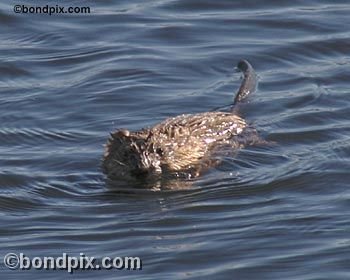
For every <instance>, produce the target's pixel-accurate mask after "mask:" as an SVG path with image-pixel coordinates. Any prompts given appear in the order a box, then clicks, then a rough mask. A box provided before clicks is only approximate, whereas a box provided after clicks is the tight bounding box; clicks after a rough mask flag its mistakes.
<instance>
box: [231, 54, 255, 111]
mask: <svg viewBox="0 0 350 280" xmlns="http://www.w3.org/2000/svg"><path fill="white" fill-rule="evenodd" d="M237 68H238V69H239V70H241V71H242V72H243V75H244V76H243V81H242V84H241V86H240V87H239V89H238V92H237V93H236V97H235V99H234V101H233V108H232V110H234V107H235V105H236V104H237V103H240V102H242V101H243V100H244V99H246V98H247V96H248V95H249V94H250V93H252V92H254V91H255V90H256V87H257V76H256V73H255V71H254V69H253V67H252V66H251V65H250V63H249V62H248V61H247V60H244V59H243V60H241V61H239V62H238V64H237Z"/></svg>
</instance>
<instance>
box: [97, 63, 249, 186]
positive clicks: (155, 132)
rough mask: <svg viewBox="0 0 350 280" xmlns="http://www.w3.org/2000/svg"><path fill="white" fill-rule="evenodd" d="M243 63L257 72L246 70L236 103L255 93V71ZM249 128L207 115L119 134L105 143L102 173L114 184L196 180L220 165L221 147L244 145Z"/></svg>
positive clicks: (229, 117) (234, 119)
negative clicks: (120, 181)
mask: <svg viewBox="0 0 350 280" xmlns="http://www.w3.org/2000/svg"><path fill="white" fill-rule="evenodd" d="M243 62H244V63H247V65H248V66H246V64H244V65H243V66H244V67H248V70H249V71H253V72H252V73H248V72H247V68H244V69H245V70H246V71H244V73H245V77H244V81H243V83H242V85H241V87H240V91H239V92H238V93H237V96H236V99H237V100H238V98H237V97H239V95H240V94H242V95H243V94H244V95H248V93H249V91H251V90H252V89H251V88H252V83H251V80H252V79H253V80H254V82H256V81H255V77H252V76H251V75H252V74H254V75H255V73H254V70H252V68H251V66H250V64H249V63H248V62H246V61H243ZM240 63H242V62H240ZM249 67H250V68H249ZM249 79H250V80H249ZM245 82H246V83H248V82H249V83H250V84H249V85H245V86H244V83H245ZM249 86H250V87H249ZM254 87H255V84H254ZM239 101H241V100H239ZM246 128H247V124H246V122H245V120H244V119H242V118H241V117H240V116H238V115H237V114H234V113H232V112H205V113H199V114H192V115H190V114H188V115H180V116H177V117H173V118H169V119H166V120H164V121H163V122H161V123H159V124H157V125H155V126H154V127H152V128H149V129H143V130H140V131H136V132H130V131H128V130H117V131H116V132H114V133H112V134H111V137H110V138H109V140H108V142H107V144H106V149H105V154H104V158H103V163H102V167H103V171H104V173H105V174H107V176H108V177H109V178H111V179H127V178H135V177H138V178H156V177H159V176H161V177H163V178H164V177H171V178H174V177H181V178H193V177H197V176H198V175H200V174H201V173H202V172H203V171H204V170H206V169H207V168H208V167H210V166H213V165H215V164H217V163H218V162H219V161H218V160H217V159H216V158H215V156H214V155H215V151H217V150H218V149H220V147H224V146H229V147H231V148H232V149H237V148H239V147H241V146H243V145H242V144H241V142H240V141H238V140H237V139H236V137H238V136H239V135H242V133H244V131H245V130H246Z"/></svg>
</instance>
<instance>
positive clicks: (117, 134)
mask: <svg viewBox="0 0 350 280" xmlns="http://www.w3.org/2000/svg"><path fill="white" fill-rule="evenodd" d="M111 135H112V137H113V138H120V137H129V136H130V131H129V130H127V129H121V130H118V131H116V132H114V133H112V134H111Z"/></svg>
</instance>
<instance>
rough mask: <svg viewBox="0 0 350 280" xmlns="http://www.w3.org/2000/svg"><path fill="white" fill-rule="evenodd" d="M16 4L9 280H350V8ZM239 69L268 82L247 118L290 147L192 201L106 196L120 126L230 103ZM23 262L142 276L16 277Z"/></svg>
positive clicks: (5, 65) (0, 110) (8, 92)
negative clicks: (102, 262)
mask: <svg viewBox="0 0 350 280" xmlns="http://www.w3.org/2000/svg"><path fill="white" fill-rule="evenodd" d="M5 2H6V1H5ZM15 2H16V1H7V3H4V2H2V3H1V4H0V23H1V27H0V30H1V32H0V90H1V94H0V120H1V125H0V224H1V227H0V244H1V246H0V259H1V261H0V266H1V279H19V278H21V279H67V277H70V278H72V279H96V278H99V277H100V278H101V279H129V278H132V279H284V280H288V279H293V280H294V279H310V280H311V279H318V280H320V279H325V280H326V279H350V188H349V187H350V184H349V182H350V172H349V170H350V141H349V139H350V114H349V107H350V79H349V76H350V56H349V54H350V31H349V26H350V17H349V14H350V6H349V3H348V1H331V0H328V1H326V0H314V1H273V0H268V1H246V0H245V1H243V0H239V1H229V0H226V1H225V0H224V1H209V0H204V1H195V0H186V1H185V0H158V1H122V0H118V1H117V0H115V1H107V0H104V1H94V2H95V3H94V2H92V1H58V2H57V3H54V4H53V3H52V1H42V0H38V1H28V0H27V1H24V0H23V1H17V2H18V3H15ZM19 2H20V3H19ZM14 4H26V5H34V4H35V5H43V6H44V5H47V4H52V5H56V4H59V5H62V6H65V7H69V6H73V5H74V6H90V7H91V13H90V14H85V15H84V14H78V15H73V14H56V15H51V16H49V15H45V14H15V13H14V12H13V5H14ZM241 58H245V59H248V60H249V61H250V62H251V63H252V64H253V66H254V67H255V69H256V71H257V73H258V75H259V87H258V90H257V92H256V93H255V94H254V95H253V96H251V98H250V100H249V103H247V104H246V105H245V106H244V108H242V110H243V112H242V113H243V114H244V116H245V118H246V119H247V120H248V121H249V122H250V123H251V124H252V125H254V126H255V127H256V128H257V129H258V131H259V132H260V134H261V135H262V137H263V138H265V139H267V140H268V141H271V142H275V143H276V144H275V145H266V146H257V147H249V148H246V149H243V150H241V151H239V152H238V153H237V155H236V156H235V157H233V158H225V160H224V162H223V163H222V164H221V165H220V166H218V167H216V168H213V169H212V170H210V171H209V172H208V173H206V174H204V176H202V177H201V178H199V179H198V180H195V181H194V182H193V185H192V186H189V187H188V188H183V189H181V190H173V191H152V190H147V189H144V190H140V189H135V188H134V186H132V185H130V184H129V185H128V184H124V185H122V186H118V187H116V186H114V187H111V186H110V185H109V184H107V183H106V178H105V177H104V176H103V174H102V172H101V169H100V161H101V157H102V154H103V144H104V143H105V142H106V139H107V137H108V134H109V132H110V131H112V130H114V129H116V128H120V127H123V128H128V129H140V128H142V127H147V126H151V125H153V124H155V123H156V122H158V121H160V120H163V119H164V118H166V117H170V116H175V115H178V114H181V113H195V112H203V111H209V110H212V109H214V108H217V107H225V106H228V105H229V104H231V103H232V98H233V94H234V92H235V91H236V89H237V88H238V86H239V84H240V75H239V73H237V72H235V69H234V67H235V65H236V63H237V61H238V60H240V59H241ZM9 252H14V253H17V254H19V253H21V252H22V253H24V254H25V255H26V256H29V257H43V256H62V254H63V253H67V254H69V255H71V256H79V254H80V253H84V254H85V255H88V256H94V257H96V258H102V257H104V256H109V257H117V256H138V257H140V258H141V259H142V270H141V271H138V270H136V271H127V270H115V269H114V270H100V271H81V270H77V271H74V273H73V275H69V274H68V273H67V272H66V271H52V270H51V271H46V270H42V271H40V270H35V269H32V270H24V271H21V270H17V271H13V270H9V269H8V268H6V267H5V266H4V263H3V260H2V259H3V257H4V256H5V255H6V254H7V253H9Z"/></svg>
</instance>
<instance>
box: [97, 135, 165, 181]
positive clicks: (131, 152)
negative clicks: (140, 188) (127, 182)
mask: <svg viewBox="0 0 350 280" xmlns="http://www.w3.org/2000/svg"><path fill="white" fill-rule="evenodd" d="M150 135H151V132H149V131H141V132H135V133H131V132H130V131H128V130H118V131H116V132H114V133H113V134H111V138H110V139H109V141H108V143H107V145H106V151H105V155H104V161H103V169H104V172H105V173H106V174H107V175H108V177H110V178H119V179H120V178H128V177H148V176H152V175H156V174H160V173H161V172H162V170H161V167H160V157H161V153H160V149H159V148H158V149H155V148H154V145H153V144H152V143H150V141H148V140H149V139H150Z"/></svg>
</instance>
